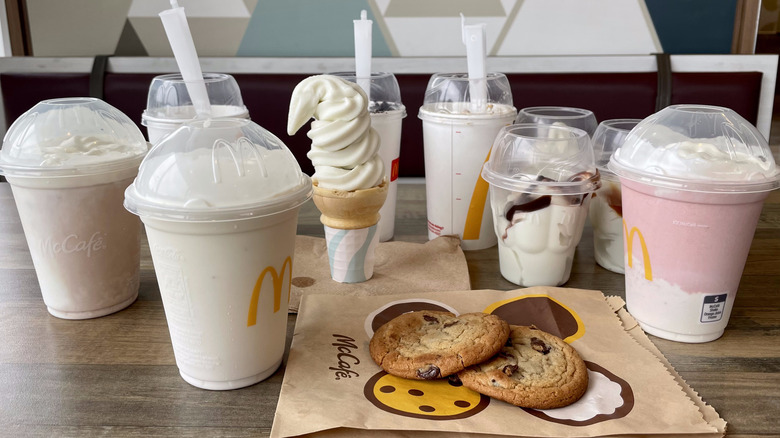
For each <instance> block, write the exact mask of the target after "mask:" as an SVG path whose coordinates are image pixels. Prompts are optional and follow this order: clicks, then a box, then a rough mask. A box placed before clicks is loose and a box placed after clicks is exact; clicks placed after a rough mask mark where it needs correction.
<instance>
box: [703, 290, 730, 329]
mask: <svg viewBox="0 0 780 438" xmlns="http://www.w3.org/2000/svg"><path fill="white" fill-rule="evenodd" d="M727 299H728V294H720V295H707V296H705V297H704V304H702V306H701V318H700V319H699V321H701V322H704V323H707V322H717V321H720V320H721V319H723V311H724V310H725V309H726V300H727Z"/></svg>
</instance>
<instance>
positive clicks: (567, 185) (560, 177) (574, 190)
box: [482, 123, 601, 195]
mask: <svg viewBox="0 0 780 438" xmlns="http://www.w3.org/2000/svg"><path fill="white" fill-rule="evenodd" d="M482 177H483V178H484V179H485V180H486V181H487V182H488V183H490V184H492V185H494V186H497V187H500V188H503V189H506V190H511V191H514V192H523V193H535V194H546V195H576V194H583V193H590V192H593V191H595V190H596V189H598V188H599V187H600V185H601V182H600V181H601V180H600V176H599V173H598V171H597V170H596V165H595V163H594V160H593V148H592V147H591V144H590V137H588V133H587V132H585V131H583V130H581V129H577V128H571V127H568V126H547V125H538V124H533V123H524V124H519V125H510V126H505V127H503V128H501V131H499V133H498V135H497V136H496V141H495V143H494V144H493V149H492V151H491V152H490V158H489V159H488V161H487V163H485V165H484V166H483V168H482Z"/></svg>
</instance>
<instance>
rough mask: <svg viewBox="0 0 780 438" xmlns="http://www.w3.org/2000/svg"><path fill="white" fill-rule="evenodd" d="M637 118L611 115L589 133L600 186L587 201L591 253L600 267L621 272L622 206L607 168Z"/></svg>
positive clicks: (617, 187)
mask: <svg viewBox="0 0 780 438" xmlns="http://www.w3.org/2000/svg"><path fill="white" fill-rule="evenodd" d="M640 121H641V120H640V119H611V120H604V121H603V122H601V123H599V126H598V128H596V133H595V134H593V153H594V155H595V158H596V167H597V168H598V170H599V173H601V188H600V189H598V190H597V191H596V193H594V194H593V199H592V200H591V202H590V213H589V218H590V223H591V226H592V227H593V255H594V258H595V259H596V263H598V264H599V266H601V267H603V268H604V269H608V270H610V271H612V272H615V273H618V274H623V273H625V268H624V266H623V262H624V254H623V247H624V246H625V245H624V243H623V207H622V205H623V204H622V195H621V187H620V179H618V177H617V175H615V174H614V173H613V172H612V171H611V170H609V169H608V168H607V163H609V158H610V157H611V156H612V153H614V152H615V150H617V149H618V148H619V147H620V146H621V145H622V144H623V142H624V141H625V140H626V136H628V133H629V132H630V131H631V130H632V129H633V128H634V126H636V125H637V123H639V122H640Z"/></svg>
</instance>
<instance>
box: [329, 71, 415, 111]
mask: <svg viewBox="0 0 780 438" xmlns="http://www.w3.org/2000/svg"><path fill="white" fill-rule="evenodd" d="M326 74H329V75H333V76H338V77H340V78H342V79H346V80H348V81H350V82H356V83H357V82H358V81H357V78H356V77H355V72H354V71H340V72H334V73H326ZM369 99H370V102H369V105H368V111H369V112H372V113H381V112H386V111H398V110H401V111H403V112H404V116H406V107H405V106H404V104H403V103H402V102H401V88H400V87H399V86H398V80H397V79H396V78H395V75H393V74H392V73H387V72H372V73H371V95H370V96H369Z"/></svg>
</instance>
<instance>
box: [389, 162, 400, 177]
mask: <svg viewBox="0 0 780 438" xmlns="http://www.w3.org/2000/svg"><path fill="white" fill-rule="evenodd" d="M399 159H400V157H399V158H396V159H395V160H393V162H392V165H391V166H390V182H393V181H395V180H397V179H398V160H399Z"/></svg>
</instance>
